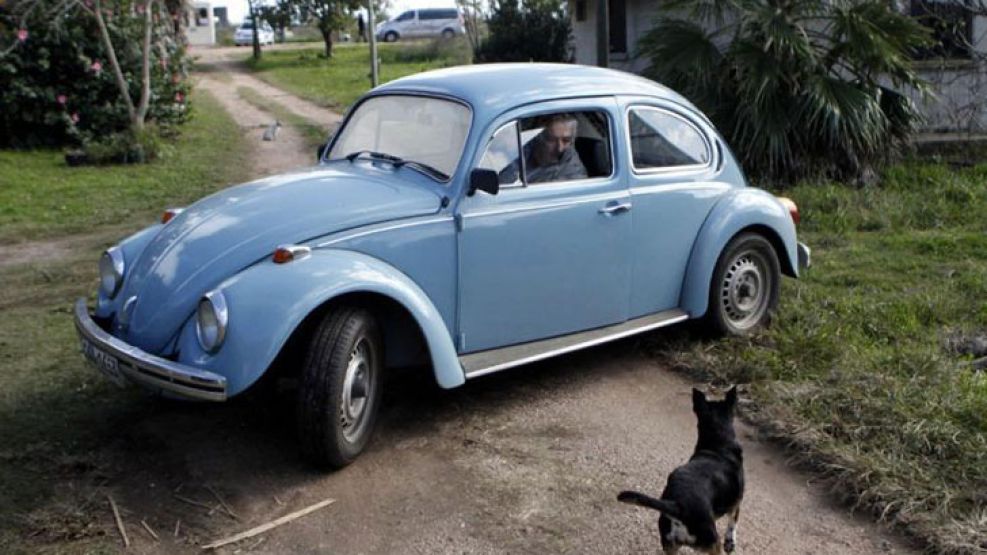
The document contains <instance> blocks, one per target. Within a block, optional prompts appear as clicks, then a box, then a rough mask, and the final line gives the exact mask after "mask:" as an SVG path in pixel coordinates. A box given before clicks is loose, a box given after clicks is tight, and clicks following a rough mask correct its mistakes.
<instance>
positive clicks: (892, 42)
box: [638, 0, 929, 180]
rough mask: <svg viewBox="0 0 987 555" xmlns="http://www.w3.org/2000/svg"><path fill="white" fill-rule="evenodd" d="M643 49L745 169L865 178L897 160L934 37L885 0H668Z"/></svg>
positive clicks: (657, 74)
mask: <svg viewBox="0 0 987 555" xmlns="http://www.w3.org/2000/svg"><path fill="white" fill-rule="evenodd" d="M663 10H664V13H663V16H662V17H661V18H660V19H659V20H658V21H657V22H656V24H655V27H654V28H653V29H652V30H651V31H649V32H648V33H647V35H646V36H645V37H644V38H643V39H642V41H641V43H640V46H639V52H638V55H639V56H644V57H646V58H648V59H650V62H651V65H650V67H649V68H648V69H647V70H646V71H645V72H646V74H648V75H649V76H650V77H652V78H655V79H657V80H659V81H661V82H663V83H665V84H667V85H669V86H670V87H672V88H674V89H676V90H678V91H679V92H681V93H682V94H684V95H685V96H686V97H688V98H689V99H690V100H692V101H693V102H695V103H696V104H697V105H698V106H699V107H700V108H701V109H702V110H703V111H705V112H706V113H707V114H709V116H710V118H711V119H712V120H713V122H714V123H715V124H716V125H717V127H718V128H719V129H720V130H721V132H723V134H724V135H725V136H726V138H727V140H728V142H729V143H730V144H731V145H732V147H733V148H734V149H735V150H736V151H737V154H738V155H739V157H740V159H741V162H742V163H743V164H744V166H745V167H746V169H747V170H748V171H750V172H753V173H755V174H757V175H761V176H763V177H767V178H769V179H773V180H791V179H795V178H798V177H804V176H807V175H817V174H827V175H831V176H835V177H848V176H854V175H859V174H860V173H861V172H863V171H864V170H866V169H868V168H872V167H873V166H875V165H878V164H880V163H882V162H884V161H886V160H888V159H889V158H890V157H891V156H893V155H895V154H897V153H899V152H900V150H901V148H902V146H903V145H904V143H905V140H906V139H907V138H908V137H909V135H910V134H911V133H913V132H914V131H915V129H916V126H917V125H918V123H919V122H920V114H919V113H918V111H917V110H916V108H915V106H914V104H913V103H912V101H911V100H910V97H909V96H908V94H907V93H908V92H909V90H913V91H917V92H919V93H920V94H928V90H927V88H928V87H927V84H926V83H925V82H924V81H923V80H922V79H920V78H919V77H918V76H917V74H916V73H915V72H914V71H913V70H912V69H911V54H912V53H913V52H914V51H915V49H917V48H919V47H922V46H924V45H927V44H928V41H929V38H928V33H927V32H926V30H925V29H924V28H923V27H922V26H921V25H919V24H918V23H917V22H916V21H914V20H913V19H911V18H910V17H908V16H905V15H903V14H901V13H898V12H897V11H895V10H894V9H893V8H892V7H891V3H889V2H887V1H886V0H825V1H823V0H671V1H670V2H667V3H665V4H664V5H663Z"/></svg>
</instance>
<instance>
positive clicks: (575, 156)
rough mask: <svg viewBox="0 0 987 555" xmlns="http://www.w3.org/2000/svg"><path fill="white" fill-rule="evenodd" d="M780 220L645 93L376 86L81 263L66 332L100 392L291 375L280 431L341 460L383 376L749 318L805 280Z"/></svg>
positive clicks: (494, 73) (440, 80)
mask: <svg viewBox="0 0 987 555" xmlns="http://www.w3.org/2000/svg"><path fill="white" fill-rule="evenodd" d="M797 220H798V210H797V208H796V207H795V205H794V204H793V203H792V202H791V201H789V200H787V199H780V198H777V197H774V196H772V195H770V194H768V193H766V192H764V191H762V190H759V189H755V188H751V187H748V186H747V184H746V183H745V180H744V176H743V174H742V173H741V170H740V168H739V167H738V165H737V161H736V160H735V159H734V158H733V156H732V155H731V153H730V150H729V148H728V147H727V145H726V144H725V143H724V142H723V139H722V138H721V137H720V135H719V134H718V133H717V132H716V130H715V129H714V128H713V127H712V125H711V124H710V122H709V120H708V119H706V118H705V117H704V116H703V115H702V114H701V113H700V112H698V111H697V110H696V108H695V107H693V106H692V105H691V104H690V103H689V102H688V101H686V100H685V99H684V98H682V97H681V96H679V95H678V94H676V93H674V92H672V91H671V90H669V89H667V88H665V87H662V86H660V85H658V84H656V83H654V82H651V81H648V80H646V79H643V78H640V77H637V76H633V75H630V74H626V73H621V72H616V71H610V70H605V69H599V68H592V67H581V66H572V65H547V64H508V65H478V66H471V67H461V68H453V69H446V70H440V71H432V72H428V73H423V74H419V75H415V76H412V77H406V78H404V79H399V80H397V81H393V82H391V83H389V84H387V85H384V86H382V87H379V88H377V89H374V90H373V91H372V92H370V93H369V94H367V95H366V96H365V97H363V98H362V99H361V100H360V101H359V102H358V103H357V104H356V105H355V106H354V107H353V109H352V110H351V111H350V113H349V115H348V116H347V118H346V120H345V122H344V123H343V124H342V126H341V127H340V129H339V130H338V132H337V133H336V134H335V136H334V137H333V139H332V140H331V141H330V142H329V143H328V144H327V145H326V146H325V147H324V148H323V149H320V153H319V161H318V164H317V165H316V166H314V167H312V168H308V169H304V170H300V171H297V172H295V173H291V174H286V175H278V176H274V177H269V178H265V179H261V180H259V181H254V182H252V183H247V184H245V185H240V186H238V187H231V188H229V189H225V190H223V191H220V192H218V193H216V194H214V195H212V196H209V197H207V198H205V199H202V200H201V201H199V202H197V203H195V204H193V205H192V206H189V207H187V208H185V209H184V210H179V209H174V210H169V211H167V212H165V216H164V217H163V218H162V223H160V224H157V225H154V226H151V227H149V228H147V229H145V230H143V231H140V232H138V233H136V234H135V235H132V236H131V237H128V238H127V239H125V240H123V241H122V242H120V243H119V244H118V245H116V246H114V247H112V248H110V249H109V250H107V251H106V252H105V253H104V254H103V256H102V259H101V260H100V263H99V269H100V280H101V281H100V287H99V292H98V295H97V298H96V304H95V308H94V310H93V311H92V312H90V310H89V308H88V307H87V305H86V301H85V299H80V300H79V301H78V302H77V303H76V307H75V323H76V327H77V329H78V331H79V336H80V338H81V342H82V350H83V353H84V354H85V356H86V357H87V358H88V359H89V360H90V361H92V362H93V363H94V364H95V365H96V366H97V367H98V368H100V369H101V370H102V371H103V372H104V373H105V374H107V375H108V376H109V377H110V378H111V379H113V380H114V381H116V382H118V383H121V384H123V383H125V382H128V381H129V382H134V383H137V384H139V385H142V386H144V387H146V388H149V389H151V390H154V391H158V392H162V393H164V394H166V395H169V396H177V397H182V398H189V399H203V400H209V401H223V400H225V399H227V398H229V397H232V396H234V395H237V394H240V393H242V392H243V391H245V390H247V389H248V388H249V387H250V386H251V385H253V384H255V383H257V382H258V380H260V378H262V377H265V376H268V377H270V376H274V375H287V376H292V377H295V378H297V383H298V398H297V410H298V423H299V430H298V432H299V438H300V442H301V445H302V448H303V451H304V452H306V454H308V455H309V456H310V457H312V458H313V459H314V460H315V461H317V462H318V463H320V464H322V465H325V466H329V467H337V468H338V467H341V466H343V465H346V464H348V463H350V462H351V461H353V460H354V459H355V458H356V457H357V455H358V454H359V453H360V451H361V450H362V449H363V448H364V446H365V445H366V443H367V441H368V439H369V438H370V435H371V431H372V429H373V426H374V421H375V418H376V415H377V412H378V408H379V405H380V400H381V384H382V380H381V375H382V374H383V373H384V372H385V371H386V370H387V369H388V368H394V367H400V366H408V365H417V364H427V365H430V366H431V368H432V369H433V371H434V375H435V379H436V381H437V382H438V384H439V385H440V386H441V387H444V388H452V387H456V386H459V385H462V384H463V383H464V382H465V381H466V380H468V379H471V378H476V377H478V376H482V375H484V374H489V373H491V372H497V371H499V370H504V369H507V368H512V367H515V366H520V365H524V364H527V363H530V362H533V361H536V360H541V359H544V358H548V357H551V356H554V355H558V354H561V353H566V352H570V351H574V350H576V349H581V348H584V347H589V346H591V345H597V344H600V343H603V342H606V341H611V340H614V339H618V338H621V337H626V336H629V335H632V334H636V333H641V332H644V331H647V330H653V329H656V328H660V327H662V326H667V325H670V324H674V323H676V322H682V321H685V320H688V319H699V318H702V319H704V320H705V322H706V323H707V324H708V325H709V326H710V327H711V328H712V329H713V330H714V331H717V332H720V333H728V334H745V333H749V332H750V331H752V330H754V329H756V328H758V327H759V326H761V325H762V324H764V323H766V322H767V320H768V319H769V317H770V315H771V313H772V311H773V310H774V309H775V306H776V304H777V300H778V288H779V280H780V276H781V274H785V275H788V276H791V277H797V276H798V273H799V270H800V269H801V268H803V267H806V266H808V264H809V250H808V248H807V247H805V246H804V245H802V244H800V243H798V242H797V241H796V237H795V224H796V223H797Z"/></svg>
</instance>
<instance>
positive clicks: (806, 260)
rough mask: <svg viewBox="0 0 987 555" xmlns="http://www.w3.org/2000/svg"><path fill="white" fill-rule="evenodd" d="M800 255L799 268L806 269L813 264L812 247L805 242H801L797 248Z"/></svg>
mask: <svg viewBox="0 0 987 555" xmlns="http://www.w3.org/2000/svg"><path fill="white" fill-rule="evenodd" d="M796 250H797V251H798V255H799V270H804V269H806V268H808V267H809V266H811V265H812V249H810V248H809V246H808V245H806V244H805V243H799V244H798V247H797V249H796Z"/></svg>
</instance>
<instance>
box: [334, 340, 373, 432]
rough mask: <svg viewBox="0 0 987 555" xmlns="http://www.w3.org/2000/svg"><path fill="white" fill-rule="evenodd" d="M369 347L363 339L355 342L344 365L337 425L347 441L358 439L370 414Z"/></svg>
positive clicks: (371, 383)
mask: <svg viewBox="0 0 987 555" xmlns="http://www.w3.org/2000/svg"><path fill="white" fill-rule="evenodd" d="M371 356H372V355H371V354H370V346H369V345H368V344H367V340H366V339H365V338H361V339H360V340H359V341H357V343H356V346H354V347H353V352H351V353H350V361H349V363H348V364H347V365H346V377H345V378H343V402H342V406H341V407H340V409H339V423H340V425H341V427H342V429H343V437H344V438H346V440H347V441H350V442H352V441H355V440H356V439H357V438H359V437H360V434H361V433H362V432H363V428H364V427H365V425H366V422H367V414H368V413H369V412H370V410H369V406H368V405H369V404H370V398H371V393H372V391H371V388H372V387H373V382H372V380H371V378H372V377H373V371H374V368H373V361H372V360H371Z"/></svg>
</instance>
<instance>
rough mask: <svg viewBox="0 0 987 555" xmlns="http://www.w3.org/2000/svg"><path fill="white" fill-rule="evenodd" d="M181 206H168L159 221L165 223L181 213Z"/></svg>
mask: <svg viewBox="0 0 987 555" xmlns="http://www.w3.org/2000/svg"><path fill="white" fill-rule="evenodd" d="M182 210H183V209H182V208H169V209H167V210H165V211H164V214H161V223H163V224H166V223H168V222H170V221H171V219H172V218H174V217H175V216H177V215H179V214H181V213H182Z"/></svg>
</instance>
